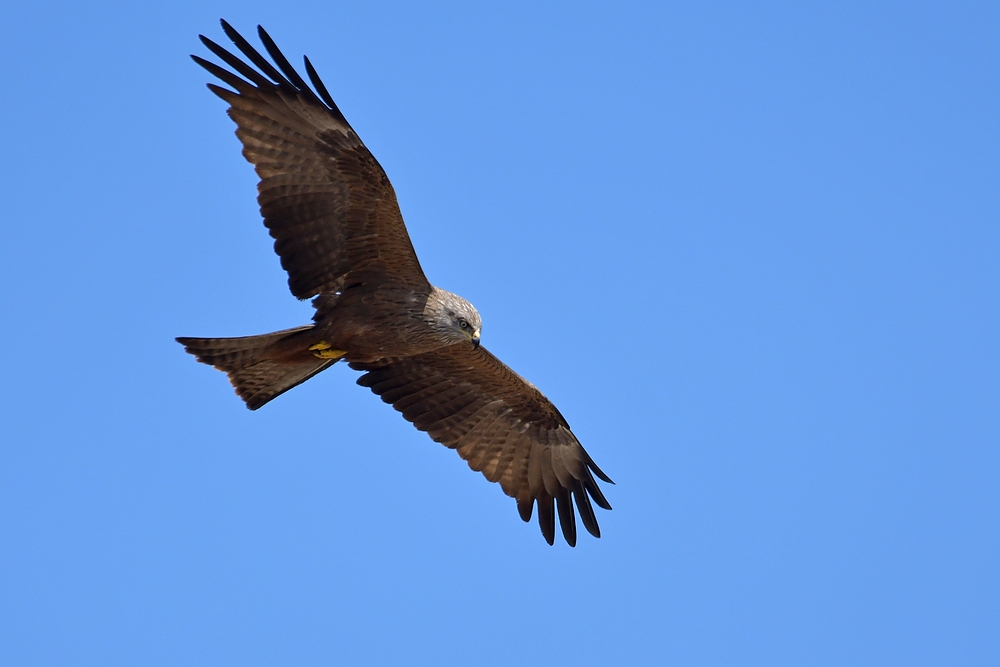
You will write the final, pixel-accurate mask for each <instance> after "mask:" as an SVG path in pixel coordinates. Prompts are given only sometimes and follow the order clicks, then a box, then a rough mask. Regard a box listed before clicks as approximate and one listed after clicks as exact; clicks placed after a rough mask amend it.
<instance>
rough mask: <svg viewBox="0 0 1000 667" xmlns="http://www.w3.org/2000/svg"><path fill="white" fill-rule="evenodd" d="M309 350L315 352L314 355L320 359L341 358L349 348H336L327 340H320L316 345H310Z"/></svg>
mask: <svg viewBox="0 0 1000 667" xmlns="http://www.w3.org/2000/svg"><path fill="white" fill-rule="evenodd" d="M309 350H310V351H311V352H312V353H313V356H314V357H316V358H318V359H340V358H341V357H342V356H344V355H345V354H347V350H334V349H333V346H331V345H330V344H329V343H327V342H326V341H325V340H323V341H320V342H318V343H316V344H315V345H310V346H309Z"/></svg>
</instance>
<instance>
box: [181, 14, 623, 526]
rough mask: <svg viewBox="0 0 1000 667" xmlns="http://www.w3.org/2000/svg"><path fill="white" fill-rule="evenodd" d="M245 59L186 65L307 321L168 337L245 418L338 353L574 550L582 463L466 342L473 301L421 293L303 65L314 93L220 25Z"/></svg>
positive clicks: (435, 291)
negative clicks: (237, 144) (237, 157)
mask: <svg viewBox="0 0 1000 667" xmlns="http://www.w3.org/2000/svg"><path fill="white" fill-rule="evenodd" d="M222 28H223V30H224V31H225V33H226V35H227V36H228V37H229V39H231V40H232V42H233V44H235V45H236V48H237V49H238V50H239V52H240V53H242V54H243V56H244V58H245V59H244V58H240V57H239V56H238V55H234V54H233V53H231V52H230V51H227V50H226V49H224V48H223V47H221V46H219V45H218V44H216V43H215V42H213V41H212V40H210V39H208V38H207V37H205V36H204V35H201V36H200V37H201V41H202V43H203V44H204V45H205V46H206V47H208V50H209V51H211V52H212V53H213V54H215V56H217V57H218V58H219V59H220V60H221V61H222V62H223V63H225V65H228V67H229V68H231V69H225V68H223V67H220V66H219V65H216V64H214V63H211V62H209V61H207V60H204V59H202V58H199V57H198V56H191V57H192V58H193V59H194V61H195V62H196V63H198V64H199V65H201V66H202V67H204V68H205V69H206V70H208V71H209V73H211V74H212V75H214V76H215V77H217V78H218V79H219V80H221V81H222V83H224V84H226V85H227V86H229V88H223V87H220V86H217V85H214V84H208V87H209V89H210V90H211V91H212V92H213V93H215V94H216V95H218V96H219V97H221V98H222V99H223V100H224V101H225V102H227V103H228V104H229V109H228V113H229V116H230V118H232V119H233V120H234V121H235V122H236V126H237V128H236V136H237V137H239V140H240V141H241V142H242V144H243V155H244V157H246V159H247V160H248V161H249V162H250V163H251V164H253V166H254V169H255V170H256V172H257V175H258V176H259V177H260V183H259V184H258V186H257V192H258V195H257V202H258V204H259V205H260V213H261V216H263V218H264V225H265V226H266V227H267V229H268V230H269V231H270V233H271V236H272V237H274V251H275V252H276V253H277V254H278V256H279V257H280V258H281V266H282V267H283V268H284V269H285V271H287V272H288V286H289V288H290V289H291V292H292V294H293V295H295V296H296V297H298V298H299V299H310V298H311V299H313V301H312V303H313V306H314V307H315V309H316V313H315V315H314V317H313V323H312V324H308V325H306V326H301V327H296V328H294V329H286V330H284V331H276V332H274V333H269V334H263V335H259V336H245V337H240V338H178V339H177V341H178V342H179V343H181V344H182V345H183V346H184V348H185V349H186V350H187V351H188V352H190V353H191V354H193V355H194V356H195V357H197V359H198V361H200V362H203V363H206V364H209V365H211V366H214V367H215V368H217V369H219V370H221V371H224V372H225V373H226V374H227V375H228V376H229V380H230V382H231V383H232V384H233V386H234V387H235V388H236V393H237V394H238V395H239V396H240V398H242V399H243V400H244V401H245V402H246V405H247V407H248V408H250V409H251V410H256V409H257V408H259V407H261V406H262V405H264V404H265V403H267V402H268V401H270V400H271V399H273V398H275V397H276V396H278V395H280V394H282V393H284V392H286V391H288V390H289V389H291V388H292V387H295V386H296V385H298V384H300V383H302V382H305V381H306V380H308V379H309V378H311V377H312V376H314V375H316V374H317V373H319V372H320V371H323V370H326V369H327V368H329V367H331V366H333V365H334V364H335V363H337V362H338V361H340V360H341V359H343V360H345V361H346V362H347V363H348V364H349V365H350V367H351V368H353V369H354V370H357V371H363V372H364V375H362V376H360V377H359V378H358V384H360V385H361V386H363V387H368V388H370V389H371V390H372V391H373V392H374V393H375V394H377V395H378V396H379V397H381V399H382V400H383V401H385V402H386V403H390V404H391V405H392V407H394V408H395V409H396V410H398V411H399V412H401V413H402V415H403V418H404V419H406V420H407V421H409V422H411V423H412V424H413V425H414V426H416V427H417V428H418V429H419V430H421V431H425V432H426V433H427V434H428V435H429V436H430V437H431V439H433V440H435V441H436V442H439V443H441V444H443V445H445V446H446V447H450V448H452V449H455V450H456V451H457V452H458V454H459V456H461V457H462V458H463V459H465V460H466V461H467V462H468V464H469V467H470V468H472V469H473V470H478V471H479V472H481V473H483V475H484V476H485V477H486V479H488V480H489V481H491V482H498V483H499V484H500V487H501V488H502V489H503V491H504V493H506V494H507V495H508V496H511V497H512V498H514V499H515V500H516V501H517V509H518V512H519V513H520V515H521V518H522V519H523V520H524V521H526V522H527V521H530V520H531V514H532V510H533V507H534V506H535V505H537V507H538V523H539V526H540V527H541V530H542V535H543V536H544V537H545V540H546V541H547V542H548V543H549V544H552V543H553V540H554V539H555V516H556V513H558V515H559V523H560V526H561V528H562V533H563V537H565V539H566V542H567V543H568V544H569V545H570V546H575V545H576V517H575V512H574V509H573V501H574V500H575V502H576V509H577V510H578V511H579V513H580V519H581V521H582V522H583V525H584V527H585V528H586V529H587V531H588V532H590V534H591V535H593V536H595V537H600V535H601V533H600V528H599V527H598V525H597V518H596V517H595V515H594V509H593V506H592V504H591V500H593V502H594V503H595V504H597V505H598V506H599V507H602V508H604V509H608V510H610V509H611V505H610V504H609V503H608V501H607V500H606V499H605V497H604V494H603V493H602V492H601V489H600V488H599V487H598V486H597V483H596V481H595V480H594V475H596V476H597V477H599V478H600V479H601V480H603V481H605V482H608V483H613V482H611V479H609V478H608V476H607V475H605V474H604V473H603V472H601V469H600V468H598V467H597V465H596V464H595V463H594V462H593V460H591V458H590V456H589V455H588V454H587V452H586V451H585V450H584V449H583V447H582V446H581V445H580V442H579V441H578V440H577V439H576V436H574V435H573V432H572V431H570V428H569V424H568V423H567V422H566V420H565V419H564V418H563V416H562V415H561V414H560V413H559V411H558V410H557V409H556V407H555V406H554V405H553V404H552V403H551V402H550V401H549V400H548V399H547V398H545V396H544V395H542V393H541V392H540V391H538V389H536V388H535V386H534V385H532V384H531V383H529V382H528V381H526V380H525V379H524V378H522V377H521V376H520V375H518V374H517V373H515V372H514V371H512V370H511V369H510V368H508V367H507V366H505V365H504V364H503V363H502V362H501V361H500V360H499V359H497V358H496V357H494V356H493V355H492V354H490V353H489V352H488V351H487V350H486V348H485V347H483V346H481V345H480V344H479V336H480V330H481V328H482V321H481V320H480V317H479V313H478V312H477V311H476V309H475V308H473V306H472V304H471V303H469V302H468V301H466V300H465V299H463V298H462V297H460V296H458V295H456V294H452V293H451V292H446V291H445V290H443V289H439V288H437V287H434V286H433V285H431V284H430V282H428V280H427V278H426V277H425V276H424V272H423V270H422V269H421V268H420V262H419V261H417V255H416V253H415V252H414V250H413V245H412V244H411V243H410V238H409V235H408V234H407V233H406V227H405V226H404V225H403V217H402V214H401V213H400V211H399V205H398V204H397V203H396V194H395V192H394V191H393V188H392V185H391V184H390V183H389V179H388V178H387V177H386V175H385V172H384V171H383V170H382V167H381V166H380V165H379V163H378V162H377V161H376V160H375V158H374V157H373V156H372V154H371V153H370V152H369V151H368V149H367V148H365V145H364V143H362V141H361V139H360V138H359V137H358V135H357V133H356V132H355V131H354V130H353V128H351V125H350V124H349V123H348V122H347V119H346V118H344V115H343V114H342V113H341V112H340V109H338V108H337V105H336V104H335V103H334V101H333V98H332V97H331V96H330V93H329V92H328V91H327V89H326V86H324V85H323V82H322V81H320V78H319V76H317V74H316V70H315V69H313V66H312V64H311V63H310V62H309V59H308V58H305V71H306V73H307V74H308V76H309V79H310V81H311V82H312V87H310V86H309V84H308V83H306V81H305V80H304V79H303V78H302V77H301V76H300V75H299V73H298V72H296V71H295V69H294V68H293V67H292V66H291V65H290V64H289V62H288V60H286V59H285V57H284V56H283V55H282V54H281V52H280V51H279V50H278V48H277V46H275V43H274V41H273V40H272V39H271V37H270V36H269V35H268V34H267V33H266V32H265V31H264V29H263V28H261V27H260V26H258V28H257V32H258V34H259V36H260V40H261V42H262V43H263V44H264V47H265V49H266V50H267V53H268V54H270V56H271V58H272V60H273V64H272V63H271V62H270V61H268V60H267V59H266V58H265V57H264V56H262V55H261V54H260V53H259V52H258V51H257V50H256V49H254V47H253V46H251V45H250V43H249V42H248V41H247V40H246V39H244V38H243V37H242V36H241V35H240V34H239V33H237V32H236V31H235V30H234V29H233V28H232V27H231V26H230V25H229V24H228V23H226V22H225V21H222Z"/></svg>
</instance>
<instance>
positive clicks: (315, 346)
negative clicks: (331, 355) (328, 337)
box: [309, 340, 333, 350]
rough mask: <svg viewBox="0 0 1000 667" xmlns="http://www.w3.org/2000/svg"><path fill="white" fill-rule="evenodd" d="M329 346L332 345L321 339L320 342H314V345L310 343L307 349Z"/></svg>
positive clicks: (325, 348)
mask: <svg viewBox="0 0 1000 667" xmlns="http://www.w3.org/2000/svg"><path fill="white" fill-rule="evenodd" d="M331 347H333V346H332V345H330V344H329V343H327V342H326V341H325V340H321V341H320V342H318V343H316V344H315V345H310V346H309V349H310V350H329V349H330V348H331Z"/></svg>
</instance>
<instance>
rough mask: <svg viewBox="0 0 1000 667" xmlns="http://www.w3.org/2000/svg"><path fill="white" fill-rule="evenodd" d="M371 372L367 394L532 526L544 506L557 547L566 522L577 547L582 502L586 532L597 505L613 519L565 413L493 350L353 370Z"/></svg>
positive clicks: (465, 348) (543, 520)
mask: <svg viewBox="0 0 1000 667" xmlns="http://www.w3.org/2000/svg"><path fill="white" fill-rule="evenodd" d="M351 367H352V368H354V369H355V370H361V371H367V372H366V373H365V374H364V375H362V376H361V377H360V378H358V384H360V385H361V386H363V387H369V388H370V389H371V390H372V391H373V392H375V393H376V394H378V395H379V396H380V397H381V398H382V400H383V401H385V402H386V403H391V404H392V406H393V407H394V408H396V410H398V411H399V412H401V413H402V414H403V417H404V418H405V419H406V420H407V421H409V422H411V423H412V424H413V425H414V426H416V427H417V428H418V429H420V430H421V431H426V432H427V434H428V435H430V437H431V438H432V439H433V440H435V441H437V442H440V443H441V444H443V445H445V446H446V447H451V448H452V449H455V450H457V451H458V454H459V456H461V457H462V458H463V459H465V460H466V461H467V462H468V464H469V467H470V468H472V469H473V470H478V471H480V472H482V473H483V475H485V477H486V479H488V480H490V481H491V482H499V483H500V486H501V488H503V491H504V493H506V494H507V495H508V496H511V497H513V498H515V499H516V500H517V509H518V511H519V512H520V514H521V518H522V519H524V520H525V521H529V520H530V519H531V513H532V507H533V506H534V504H535V503H536V502H537V505H538V524H539V526H540V527H541V529H542V534H543V535H544V536H545V539H546V541H548V543H549V544H552V542H553V540H554V538H555V515H556V511H558V514H559V523H560V525H561V526H562V532H563V536H564V537H565V538H566V542H567V543H569V545H570V546H574V545H575V544H576V518H575V516H574V511H573V503H572V501H571V499H570V496H572V497H573V499H575V501H576V507H577V509H578V510H579V512H580V518H581V520H582V521H583V525H584V526H585V527H586V529H587V530H588V531H589V532H590V534H591V535H594V536H595V537H600V536H601V533H600V528H599V527H598V525H597V517H596V516H594V509H593V507H592V505H591V499H593V501H594V502H595V503H596V504H597V505H598V506H600V507H603V508H604V509H611V505H610V504H608V501H607V500H606V499H605V498H604V494H603V493H601V490H600V488H598V486H597V483H596V482H595V481H594V475H597V476H598V477H599V478H600V479H602V480H604V481H605V482H609V483H612V482H611V480H610V479H608V476H607V475H605V474H604V473H603V472H601V470H600V468H598V467H597V466H596V465H595V464H594V462H593V461H592V460H591V458H590V456H589V455H588V454H587V452H586V451H585V450H584V449H583V447H582V446H581V445H580V442H579V441H578V440H577V439H576V436H574V435H573V433H572V431H570V428H569V424H567V423H566V420H565V419H563V417H562V415H561V414H559V411H558V410H557V409H556V407H555V406H554V405H553V404H552V403H551V402H550V401H549V400H548V399H547V398H545V396H544V395H542V393H541V392H540V391H538V389H536V388H535V387H534V386H533V385H532V384H530V383H529V382H527V381H526V380H524V379H523V378H522V377H521V376H519V375H518V374H517V373H515V372H514V371H512V370H511V369H510V368H508V367H507V366H506V365H504V364H503V362H501V361H500V360H499V359H497V358H496V357H494V356H493V355H492V354H490V353H489V352H488V351H486V350H485V349H484V348H482V347H479V348H474V347H473V346H471V345H468V344H464V343H463V344H460V345H452V346H449V347H445V348H442V349H440V350H436V351H434V352H428V353H426V354H421V355H416V356H413V357H407V358H404V359H388V360H385V361H382V362H376V363H370V364H368V363H352V364H351Z"/></svg>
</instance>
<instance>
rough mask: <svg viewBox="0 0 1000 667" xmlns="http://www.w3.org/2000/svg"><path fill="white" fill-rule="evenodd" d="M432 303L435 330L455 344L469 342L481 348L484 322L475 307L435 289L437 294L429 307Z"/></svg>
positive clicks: (429, 301) (431, 299)
mask: <svg viewBox="0 0 1000 667" xmlns="http://www.w3.org/2000/svg"><path fill="white" fill-rule="evenodd" d="M432 302H433V305H434V307H433V309H432V311H433V312H432V315H433V321H434V325H435V327H434V328H435V329H437V330H438V332H439V333H440V334H441V335H442V336H444V337H445V338H448V339H449V340H454V341H455V342H459V341H463V340H465V341H469V342H470V343H472V344H473V345H474V346H475V347H479V335H480V332H481V331H482V327H483V320H482V318H480V317H479V311H477V310H476V308H475V306H473V305H472V304H471V303H469V302H468V301H466V300H465V299H463V298H462V297H460V296H458V295H457V294H452V293H451V292H446V291H445V290H442V289H435V293H434V294H433V295H432V296H431V298H430V299H428V305H431V304H432Z"/></svg>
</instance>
